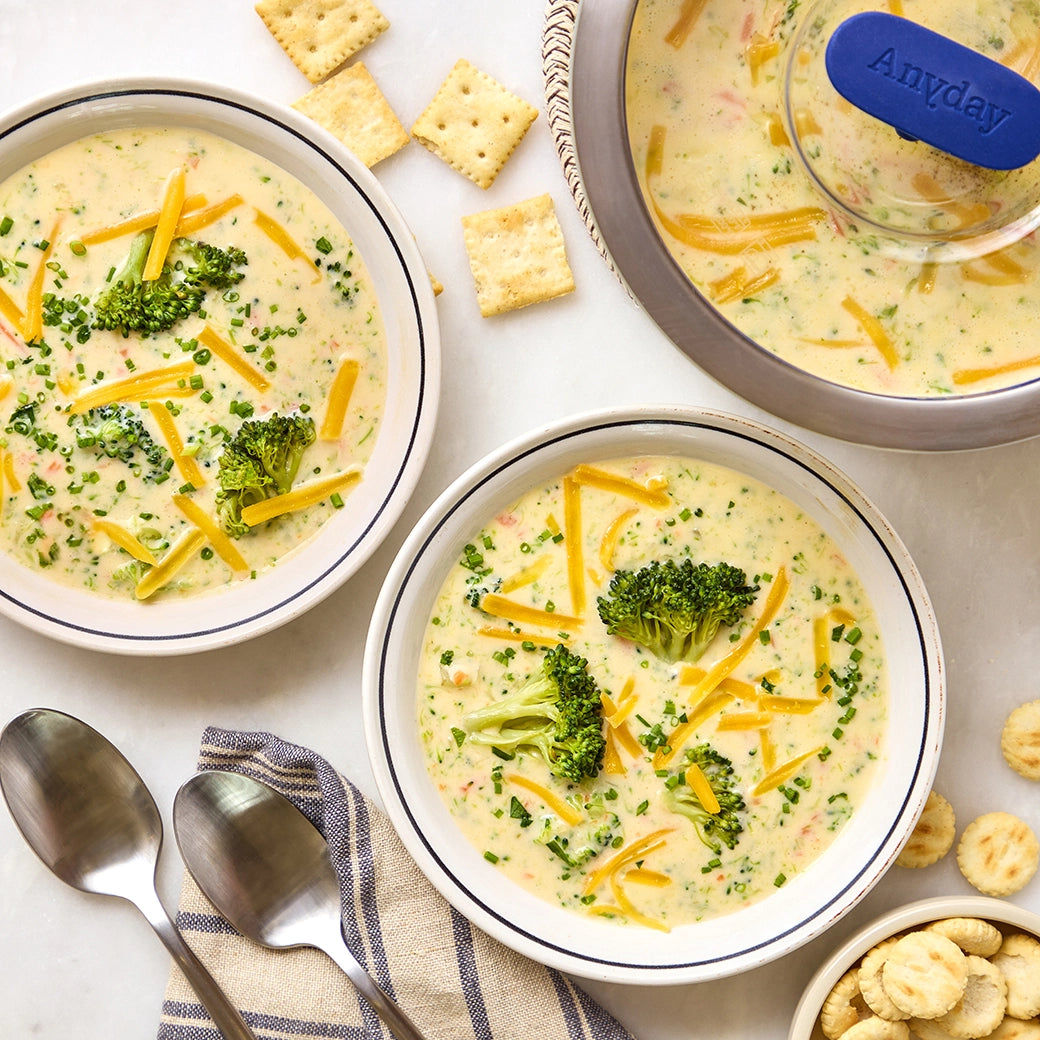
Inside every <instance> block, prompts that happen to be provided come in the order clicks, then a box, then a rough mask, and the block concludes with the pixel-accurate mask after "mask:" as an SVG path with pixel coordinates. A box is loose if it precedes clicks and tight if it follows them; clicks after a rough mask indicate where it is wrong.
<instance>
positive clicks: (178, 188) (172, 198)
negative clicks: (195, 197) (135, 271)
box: [141, 166, 185, 282]
mask: <svg viewBox="0 0 1040 1040" xmlns="http://www.w3.org/2000/svg"><path fill="white" fill-rule="evenodd" d="M184 185H185V174H184V167H183V166H180V167H177V168H176V169H174V170H171V171H170V175H169V177H168V178H167V179H166V186H165V187H164V189H163V200H162V205H161V206H160V207H159V219H158V220H157V221H156V222H155V235H154V237H153V238H152V244H151V245H150V246H149V248H148V257H147V259H146V260H145V262H144V271H143V272H142V273H141V279H142V281H145V282H154V281H155V279H156V278H158V277H159V275H161V274H162V269H163V266H164V265H165V263H166V254H167V253H169V251H170V245H171V244H172V242H173V235H174V232H175V231H176V229H177V221H178V220H180V219H181V210H182V209H183V208H184V195H185V192H184Z"/></svg>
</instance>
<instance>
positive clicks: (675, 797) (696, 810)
mask: <svg viewBox="0 0 1040 1040" xmlns="http://www.w3.org/2000/svg"><path fill="white" fill-rule="evenodd" d="M684 762H685V764H686V766H687V770H683V771H680V772H679V773H678V775H673V777H672V778H671V786H670V787H669V788H668V789H667V793H666V800H667V802H668V805H669V807H670V808H671V809H672V811H673V812H677V813H681V814H682V815H683V816H686V817H688V818H689V819H690V820H691V821H692V823H693V825H694V827H695V828H696V830H697V836H698V837H699V838H700V839H701V841H703V842H704V844H705V845H707V846H708V848H710V849H711V850H712V851H714V852H718V851H719V850H720V849H721V848H722V846H723V845H725V846H726V848H729V849H732V848H735V847H736V845H737V842H739V841H740V835H741V833H742V832H743V830H744V822H743V818H742V817H741V815H740V814H741V813H742V812H743V811H744V810H745V808H746V807H747V806H746V805H745V802H744V798H743V796H742V795H741V793H740V791H738V790H737V789H736V784H737V783H738V780H737V777H736V776H735V775H734V772H733V763H732V762H730V760H729V759H728V758H726V757H725V756H724V755H721V754H719V752H718V751H716V750H715V748H713V747H712V746H711V745H710V744H698V745H697V747H693V748H688V749H687V751H686V754H685V756H684ZM691 767H696V768H699V769H700V771H701V773H703V774H704V777H705V779H706V780H707V781H708V785H709V786H710V787H711V790H712V793H713V794H714V795H715V799H716V801H717V802H718V803H719V808H718V811H717V812H709V811H708V810H707V809H706V808H705V807H704V803H703V802H702V801H701V799H700V797H699V796H698V795H697V793H696V791H695V790H694V788H693V786H691V785H690V783H689V781H688V776H687V771H688V769H689V768H691Z"/></svg>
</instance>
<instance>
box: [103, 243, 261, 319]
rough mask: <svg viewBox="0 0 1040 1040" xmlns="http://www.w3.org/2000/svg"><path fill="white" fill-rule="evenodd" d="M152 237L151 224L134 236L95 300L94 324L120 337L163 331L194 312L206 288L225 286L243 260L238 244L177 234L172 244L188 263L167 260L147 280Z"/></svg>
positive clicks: (232, 282) (239, 274)
mask: <svg viewBox="0 0 1040 1040" xmlns="http://www.w3.org/2000/svg"><path fill="white" fill-rule="evenodd" d="M154 237H155V230H154V229H149V230H147V231H142V232H141V233H140V234H138V235H136V236H134V239H133V241H132V242H131V244H130V252H129V255H128V256H127V258H126V261H125V263H124V264H123V266H122V267H121V268H120V270H119V271H118V272H117V273H116V274H115V275H114V276H113V278H112V281H111V283H110V284H109V287H108V288H107V289H105V290H104V292H102V293H101V294H100V295H99V296H98V298H97V299H96V300H95V301H94V319H93V325H94V327H95V328H99V329H108V330H114V331H119V332H122V333H123V335H124V336H129V335H130V333H131V332H141V333H156V332H164V331H165V330H166V329H169V328H172V327H173V326H174V325H176V324H177V322H179V321H183V320H184V319H185V318H187V317H188V316H189V315H192V314H195V313H196V312H197V311H198V310H199V309H200V308H201V307H202V303H203V301H204V300H205V298H206V290H207V289H208V288H214V289H220V290H224V289H227V288H228V287H229V286H232V285H235V284H236V283H237V282H239V281H240V280H241V279H242V277H243V276H242V272H241V271H238V270H237V269H236V268H238V267H240V266H242V265H244V264H245V263H246V255H245V253H243V252H242V250H241V249H236V248H233V247H232V248H229V249H226V250H225V249H218V248H217V247H216V246H211V245H208V244H206V243H205V242H182V240H180V239H178V240H177V242H176V243H175V245H176V246H178V248H180V247H181V246H182V245H183V247H184V248H186V249H187V252H188V256H189V257H190V259H191V260H192V261H194V263H193V265H192V266H188V265H187V264H185V263H184V262H182V261H177V262H175V263H174V264H172V265H171V264H170V263H166V264H164V265H163V269H162V272H161V273H160V275H159V277H158V278H156V279H154V280H152V281H147V282H146V281H144V278H143V275H144V267H145V262H146V261H147V259H148V250H149V249H150V248H151V244H152V239H153V238H154Z"/></svg>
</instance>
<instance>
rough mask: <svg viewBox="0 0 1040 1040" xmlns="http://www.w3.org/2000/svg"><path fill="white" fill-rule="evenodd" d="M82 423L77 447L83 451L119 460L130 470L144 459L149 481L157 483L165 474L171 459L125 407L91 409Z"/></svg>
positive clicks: (77, 433)
mask: <svg viewBox="0 0 1040 1040" xmlns="http://www.w3.org/2000/svg"><path fill="white" fill-rule="evenodd" d="M76 420H78V425H77V428H76V444H77V445H78V446H79V447H80V448H85V449H89V448H94V449H96V450H97V452H98V453H99V455H98V457H99V458H100V457H101V455H107V456H108V457H109V458H110V459H119V460H120V461H121V462H125V463H126V464H127V465H128V466H137V465H139V464H140V462H139V459H138V455H140V456H141V457H142V458H143V460H144V462H145V463H146V464H147V466H148V469H149V472H148V473H147V474H146V475H145V479H146V480H148V479H151V480H154V479H156V478H157V477H159V476H161V475H163V474H165V473H166V472H167V470H166V462H167V459H168V458H169V455H168V453H167V451H166V449H165V448H163V447H162V446H161V445H159V444H156V443H155V441H154V440H153V438H152V435H151V434H150V433H149V432H148V429H147V427H145V425H144V423H143V422H142V421H141V417H140V416H139V415H138V414H137V413H136V412H134V411H131V409H129V408H127V407H126V406H125V405H121V404H106V405H101V406H100V407H98V408H91V409H90V410H89V411H88V412H86V413H85V414H84V415H82V416H74V417H73V421H76Z"/></svg>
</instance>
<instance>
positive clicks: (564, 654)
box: [463, 644, 606, 783]
mask: <svg viewBox="0 0 1040 1040" xmlns="http://www.w3.org/2000/svg"><path fill="white" fill-rule="evenodd" d="M463 726H464V727H465V730H466V732H467V734H468V739H470V740H472V741H474V742H476V743H479V744H486V745H489V746H491V747H493V748H495V749H497V750H498V751H499V752H501V753H503V754H512V753H515V752H516V751H518V750H521V749H523V750H528V751H533V752H535V753H537V754H539V755H541V756H542V758H544V759H545V761H546V762H547V763H548V764H549V768H550V770H551V771H552V772H553V773H554V774H555V775H556V776H559V777H561V778H563V779H565V780H570V781H571V782H572V783H579V782H580V781H581V780H583V779H584V778H585V777H593V776H595V775H596V774H597V773H598V772H599V769H600V766H601V765H602V763H603V752H604V749H605V748H606V741H605V739H604V737H603V705H602V703H601V701H600V692H599V687H598V686H597V685H596V680H595V679H593V677H592V676H591V675H590V674H589V672H588V661H586V659H585V658H584V657H579V656H577V655H576V654H573V653H571V651H570V650H568V649H567V648H566V647H565V646H563V645H562V644H560V645H558V646H556V647H555V648H554V649H551V650H548V651H547V652H546V654H545V656H544V657H543V659H542V666H541V668H539V669H538V670H537V671H536V672H534V674H532V675H531V676H530V677H529V678H528V679H527V680H526V681H525V682H524V683H522V684H521V685H520V686H519V687H518V688H517V689H516V690H514V691H513V692H512V693H509V694H507V695H506V696H505V697H503V698H502V699H501V700H498V701H495V702H494V703H493V704H489V705H488V706H487V707H484V708H478V709H476V710H475V711H471V712H469V713H468V714H467V715H466V716H465V718H464V720H463Z"/></svg>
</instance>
